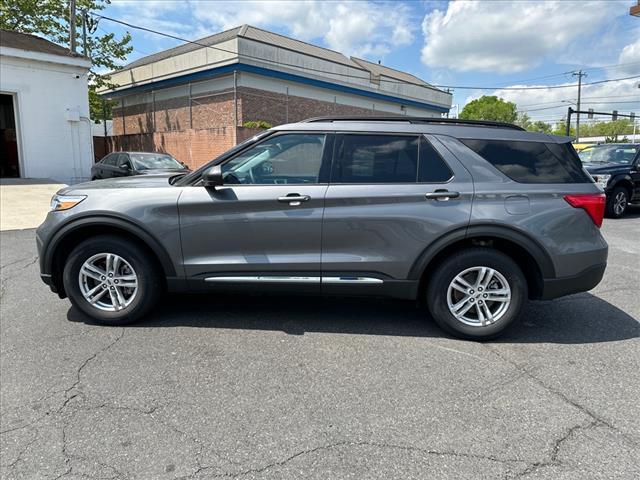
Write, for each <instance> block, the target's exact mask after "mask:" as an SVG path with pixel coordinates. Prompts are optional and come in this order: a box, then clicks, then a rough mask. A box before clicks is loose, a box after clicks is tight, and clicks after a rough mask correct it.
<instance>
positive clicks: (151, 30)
mask: <svg viewBox="0 0 640 480" xmlns="http://www.w3.org/2000/svg"><path fill="white" fill-rule="evenodd" d="M92 15H93V16H94V17H95V18H97V19H98V20H100V19H104V20H108V21H110V22H114V23H118V24H121V25H125V26H127V27H130V28H134V29H136V30H142V31H145V32H149V33H154V34H156V35H162V36H164V37H168V38H172V39H174V40H179V41H181V42H185V43H191V44H194V45H198V46H201V47H203V48H211V49H213V50H218V51H221V52H225V53H231V54H233V55H238V52H235V51H233V50H227V49H225V48H222V47H217V46H214V45H207V44H204V43H200V42H198V41H194V40H188V39H186V38H182V37H178V36H177V35H172V34H169V33H164V32H160V31H158V30H153V29H151V28H147V27H143V26H140V25H134V24H132V23H128V22H124V21H122V20H117V19H115V18H111V17H107V16H105V15H102V14H97V13H93V14H92ZM243 56H244V57H246V58H250V59H254V60H258V61H261V62H264V63H272V64H275V65H282V66H288V67H293V68H295V69H299V70H308V71H314V72H320V73H322V74H324V75H327V74H328V75H336V76H341V77H347V78H358V79H361V80H369V79H370V78H369V77H362V76H358V75H351V74H345V73H339V72H329V71H327V70H323V69H316V68H311V67H303V66H301V65H296V64H292V63H286V62H280V61H277V60H268V59H264V58H261V57H256V56H253V55H246V54H243ZM559 75H564V74H559ZM634 78H640V75H635V76H630V77H622V78H612V79H608V80H600V81H598V82H591V83H585V84H583V85H598V84H602V83H609V82H619V81H623V80H630V79H634ZM380 81H381V82H386V83H395V84H400V85H415V86H418V87H423V88H434V87H435V88H438V89H447V88H449V89H460V90H517V91H523V90H547V89H558V88H572V87H576V86H577V84H569V85H549V86H535V87H487V86H484V87H481V86H468V85H465V86H460V85H433V84H421V83H416V82H409V81H407V82H403V81H397V80H387V79H384V78H381V79H380ZM133 83H135V82H130V83H128V84H124V85H120V87H123V86H128V85H132V84H133Z"/></svg>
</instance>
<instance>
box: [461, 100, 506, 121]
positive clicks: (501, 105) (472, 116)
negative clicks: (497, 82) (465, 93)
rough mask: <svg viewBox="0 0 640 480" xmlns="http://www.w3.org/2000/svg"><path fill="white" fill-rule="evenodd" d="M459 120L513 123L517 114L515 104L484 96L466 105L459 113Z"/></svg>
mask: <svg viewBox="0 0 640 480" xmlns="http://www.w3.org/2000/svg"><path fill="white" fill-rule="evenodd" d="M460 118H462V119H465V120H492V121H496V122H507V123H514V122H515V121H516V120H517V119H518V112H517V110H516V104H515V103H513V102H507V101H505V100H503V99H501V98H498V97H496V96H487V95H484V96H482V97H480V98H478V99H476V100H473V101H471V102H469V103H467V104H466V105H465V106H464V108H463V109H462V112H460Z"/></svg>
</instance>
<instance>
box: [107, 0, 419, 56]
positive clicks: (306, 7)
mask: <svg viewBox="0 0 640 480" xmlns="http://www.w3.org/2000/svg"><path fill="white" fill-rule="evenodd" d="M114 6H116V7H117V8H119V9H120V14H121V18H122V17H125V18H123V19H129V20H130V21H131V22H132V23H136V24H141V25H144V26H146V27H150V28H154V29H157V30H162V31H165V32H167V33H171V34H174V35H177V36H182V37H185V36H186V37H187V38H189V39H196V38H199V37H202V36H206V35H211V34H213V33H216V32H219V31H222V30H227V29H229V28H233V27H237V26H240V25H244V24H249V25H253V26H256V27H261V28H266V29H269V28H277V29H280V30H284V32H285V33H286V34H289V35H291V36H293V37H294V38H298V39H300V40H305V41H315V40H322V41H323V42H324V44H325V45H327V46H328V47H329V48H332V49H334V50H337V51H340V52H341V53H344V54H346V55H356V56H367V57H372V56H374V57H375V58H374V59H375V60H377V59H379V58H380V57H381V56H384V55H385V54H387V53H389V52H391V51H393V50H394V49H395V48H398V47H401V46H404V45H408V44H410V43H411V42H413V39H414V32H415V30H416V29H417V25H415V24H414V21H413V18H411V15H410V9H409V7H407V6H406V5H404V4H401V3H395V2H382V3H381V2H375V3H374V2H370V1H354V0H343V1H339V2H325V1H320V0H304V1H297V2H293V1H282V0H271V1H243V2H237V1H233V2H226V1H224V2H209V1H200V0H193V1H190V2H176V1H158V0H156V1H151V2H134V1H130V0H129V1H128V0H116V1H115V2H114Z"/></svg>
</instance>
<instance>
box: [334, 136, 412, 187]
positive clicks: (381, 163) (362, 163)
mask: <svg viewBox="0 0 640 480" xmlns="http://www.w3.org/2000/svg"><path fill="white" fill-rule="evenodd" d="M336 152H337V155H336V162H335V165H334V169H333V174H332V177H333V178H332V181H334V182H336V183H413V182H415V181H416V178H417V173H418V137H410V136H400V135H343V136H342V137H341V138H340V140H339V142H338V145H337V150H336Z"/></svg>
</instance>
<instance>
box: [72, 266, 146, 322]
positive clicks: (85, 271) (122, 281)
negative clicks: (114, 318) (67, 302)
mask: <svg viewBox="0 0 640 480" xmlns="http://www.w3.org/2000/svg"><path fill="white" fill-rule="evenodd" d="M78 282H79V284H80V292H81V293H82V296H83V297H84V299H85V300H86V301H87V302H88V303H89V304H90V305H92V306H93V307H95V308H97V309H99V310H103V311H105V312H119V311H121V310H123V309H125V308H127V307H128V306H129V305H131V302H133V300H134V298H135V297H136V295H137V293H138V275H137V274H136V272H135V270H134V269H133V267H132V266H131V264H130V263H129V262H127V261H126V260H125V259H124V258H122V257H121V256H119V255H116V254H114V253H98V254H96V255H93V256H92V257H90V258H88V259H87V260H86V261H85V262H84V263H83V264H82V267H80V273H79V274H78Z"/></svg>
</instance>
